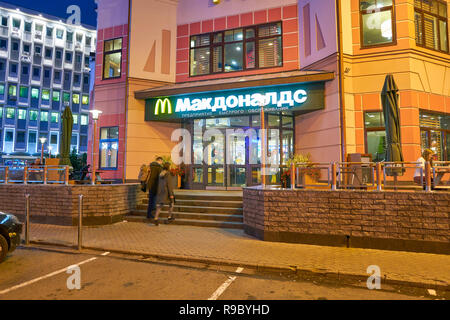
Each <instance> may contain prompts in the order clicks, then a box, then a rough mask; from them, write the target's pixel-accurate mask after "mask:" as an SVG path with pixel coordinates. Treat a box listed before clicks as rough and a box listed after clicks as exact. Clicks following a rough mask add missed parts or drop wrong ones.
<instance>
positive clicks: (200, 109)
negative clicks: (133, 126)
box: [145, 82, 325, 122]
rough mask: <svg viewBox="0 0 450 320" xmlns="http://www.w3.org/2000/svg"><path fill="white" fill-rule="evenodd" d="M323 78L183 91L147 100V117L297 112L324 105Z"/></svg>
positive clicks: (179, 118)
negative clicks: (203, 90) (235, 87)
mask: <svg viewBox="0 0 450 320" xmlns="http://www.w3.org/2000/svg"><path fill="white" fill-rule="evenodd" d="M324 88H325V84H324V83H323V82H315V83H296V84H289V85H278V86H267V87H257V88H245V89H235V90H225V91H210V92H203V93H192V94H181V95H175V96H166V97H156V98H150V99H147V100H146V103H145V120H146V121H169V122H172V121H177V122H178V121H182V120H183V119H199V118H207V117H223V116H233V115H236V116H238V115H246V114H256V113H258V112H260V110H261V105H262V104H264V110H265V111H266V112H281V111H292V112H294V114H301V113H307V112H311V111H315V110H320V109H323V108H324V106H325V102H324Z"/></svg>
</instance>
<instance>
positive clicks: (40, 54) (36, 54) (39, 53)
mask: <svg viewBox="0 0 450 320" xmlns="http://www.w3.org/2000/svg"><path fill="white" fill-rule="evenodd" d="M34 55H35V56H36V57H42V52H36V51H35V52H34Z"/></svg>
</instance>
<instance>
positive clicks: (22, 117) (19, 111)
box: [17, 109, 27, 120]
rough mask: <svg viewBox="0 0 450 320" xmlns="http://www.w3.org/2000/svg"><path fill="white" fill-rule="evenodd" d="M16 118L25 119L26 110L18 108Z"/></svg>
mask: <svg viewBox="0 0 450 320" xmlns="http://www.w3.org/2000/svg"><path fill="white" fill-rule="evenodd" d="M17 115H18V117H17V118H18V119H19V120H26V119H27V110H24V109H19V110H18V111H17Z"/></svg>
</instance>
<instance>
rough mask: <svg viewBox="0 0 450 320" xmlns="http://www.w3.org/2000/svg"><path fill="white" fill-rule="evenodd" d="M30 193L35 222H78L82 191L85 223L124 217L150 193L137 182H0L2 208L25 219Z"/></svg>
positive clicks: (104, 222) (105, 222) (107, 221)
mask: <svg viewBox="0 0 450 320" xmlns="http://www.w3.org/2000/svg"><path fill="white" fill-rule="evenodd" d="M26 194H30V219H31V221H32V222H38V223H48V224H57V225H77V224H78V203H79V195H80V194H82V195H83V196H84V198H83V224H84V225H105V224H111V223H115V222H118V221H122V219H123V216H124V215H126V214H128V213H130V212H131V211H132V210H134V209H136V205H137V204H138V203H140V202H141V200H142V199H143V198H145V197H146V195H145V193H143V192H142V191H140V189H139V185H137V184H122V185H95V186H92V185H69V186H60V185H31V184H30V185H19V184H8V185H0V211H3V212H6V213H12V214H15V215H17V217H18V218H19V219H20V220H21V221H24V220H25V208H26V200H25V195H26Z"/></svg>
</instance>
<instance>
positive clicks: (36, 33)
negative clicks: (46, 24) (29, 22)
mask: <svg viewBox="0 0 450 320" xmlns="http://www.w3.org/2000/svg"><path fill="white" fill-rule="evenodd" d="M34 38H35V39H39V40H42V31H36V32H35V34H34Z"/></svg>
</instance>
